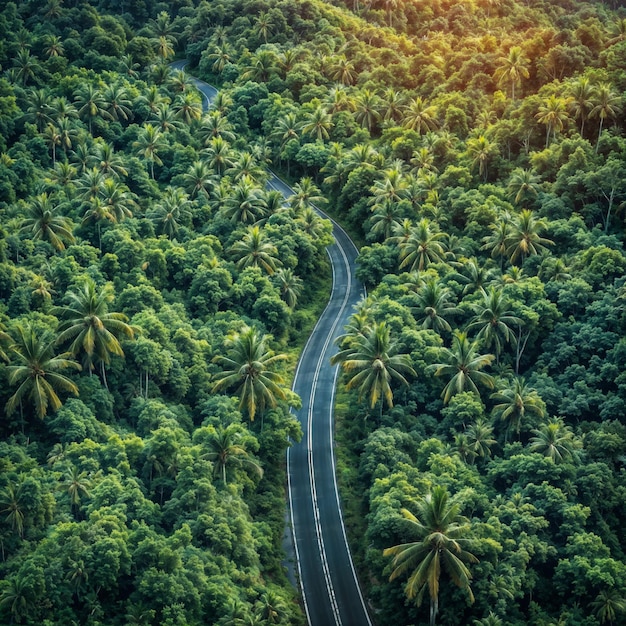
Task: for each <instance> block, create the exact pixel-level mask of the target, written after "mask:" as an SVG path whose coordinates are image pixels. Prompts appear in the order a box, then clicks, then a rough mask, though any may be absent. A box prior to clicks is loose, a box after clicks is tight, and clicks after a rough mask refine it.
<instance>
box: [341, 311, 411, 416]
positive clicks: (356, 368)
mask: <svg viewBox="0 0 626 626" xmlns="http://www.w3.org/2000/svg"><path fill="white" fill-rule="evenodd" d="M347 344H348V346H347V347H346V348H344V349H342V350H340V351H339V352H338V353H337V354H335V355H334V356H333V357H332V358H331V360H330V362H331V364H332V365H336V364H337V363H340V364H341V367H342V368H343V370H344V371H345V372H346V373H347V374H348V376H349V377H350V378H349V380H348V383H347V385H346V388H347V389H352V388H354V387H356V388H358V390H359V400H361V399H362V398H363V397H364V396H367V397H368V398H369V406H370V408H371V409H373V408H374V407H375V406H376V404H377V403H378V401H379V400H380V401H381V405H380V410H381V412H382V409H383V406H382V405H383V400H386V402H387V406H388V407H392V406H393V391H392V389H391V385H390V382H391V380H392V379H394V380H397V381H399V382H400V383H401V384H403V385H408V382H407V380H406V378H405V377H404V374H410V375H412V376H416V375H417V374H416V373H415V370H414V369H413V367H412V365H411V359H410V356H409V355H408V354H398V348H397V343H396V342H395V341H392V340H391V337H390V333H389V327H388V326H387V324H386V323H385V322H379V323H377V324H374V325H373V326H372V327H371V328H370V329H369V330H368V332H367V333H366V334H358V335H356V336H354V337H353V338H349V339H348V341H347Z"/></svg>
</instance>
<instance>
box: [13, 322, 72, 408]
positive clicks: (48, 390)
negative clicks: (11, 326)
mask: <svg viewBox="0 0 626 626" xmlns="http://www.w3.org/2000/svg"><path fill="white" fill-rule="evenodd" d="M16 333H17V338H16V340H15V342H14V343H13V344H12V345H11V347H10V352H11V356H13V357H14V361H16V362H17V364H15V365H9V366H7V373H8V379H9V384H10V385H12V386H13V385H19V387H18V388H17V391H16V392H15V393H14V394H13V395H12V396H11V397H10V398H9V401H8V402H7V404H6V412H7V415H11V414H12V413H13V412H14V411H15V409H16V408H17V407H18V405H19V406H20V407H21V405H22V402H23V401H24V400H27V401H29V402H30V403H31V404H32V405H33V407H34V409H35V413H36V415H37V416H38V417H39V418H41V419H43V418H44V416H45V415H46V413H47V411H48V406H50V407H51V408H52V410H54V411H56V410H57V409H59V408H60V407H61V404H62V403H61V400H60V399H59V396H58V395H57V390H58V391H65V392H68V393H73V394H74V395H78V387H77V386H76V385H75V384H74V383H73V382H72V381H71V380H70V379H69V378H67V377H66V376H64V375H63V374H60V373H59V372H60V371H62V370H65V369H75V370H80V369H81V367H80V365H79V364H78V363H76V361H72V360H70V359H67V358H66V356H68V355H66V354H62V355H59V356H54V341H53V339H52V337H51V335H50V333H43V334H41V333H39V332H38V331H37V330H35V328H34V327H33V326H21V325H18V326H17V327H16Z"/></svg>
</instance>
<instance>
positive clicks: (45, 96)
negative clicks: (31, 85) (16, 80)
mask: <svg viewBox="0 0 626 626" xmlns="http://www.w3.org/2000/svg"><path fill="white" fill-rule="evenodd" d="M24 119H25V120H27V121H28V122H31V123H32V124H35V126H37V130H38V131H39V132H43V129H44V128H45V127H46V125H47V124H49V123H51V122H52V106H51V100H50V92H49V91H48V90H47V89H30V90H29V91H28V108H27V109H26V113H25V114H24Z"/></svg>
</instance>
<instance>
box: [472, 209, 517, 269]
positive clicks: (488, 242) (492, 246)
mask: <svg viewBox="0 0 626 626" xmlns="http://www.w3.org/2000/svg"><path fill="white" fill-rule="evenodd" d="M489 229H490V230H491V234H489V235H486V236H485V237H483V245H482V246H481V248H480V249H481V250H490V251H491V258H492V259H495V258H497V257H500V270H501V271H502V264H503V260H504V257H505V256H506V255H507V249H508V247H509V244H510V241H511V234H512V226H511V218H510V215H509V214H508V213H507V214H505V215H503V216H500V219H499V220H498V221H497V222H495V223H493V224H489Z"/></svg>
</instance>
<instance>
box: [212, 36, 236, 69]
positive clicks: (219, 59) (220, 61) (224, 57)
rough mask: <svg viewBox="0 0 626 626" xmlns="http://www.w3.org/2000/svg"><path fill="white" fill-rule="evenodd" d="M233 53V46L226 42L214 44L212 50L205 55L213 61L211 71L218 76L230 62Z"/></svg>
mask: <svg viewBox="0 0 626 626" xmlns="http://www.w3.org/2000/svg"><path fill="white" fill-rule="evenodd" d="M233 53H234V50H233V47H232V46H231V45H230V44H229V43H228V42H226V43H224V44H223V45H221V46H215V47H214V48H213V52H212V53H211V54H209V55H208V57H207V60H208V61H213V65H212V66H211V69H212V71H213V72H215V73H216V74H217V75H218V76H219V75H220V74H221V73H222V72H223V71H224V68H225V67H226V66H227V65H230V64H231V61H232V59H233Z"/></svg>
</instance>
